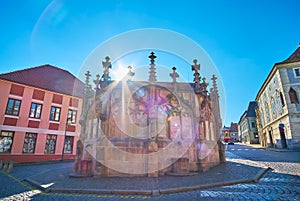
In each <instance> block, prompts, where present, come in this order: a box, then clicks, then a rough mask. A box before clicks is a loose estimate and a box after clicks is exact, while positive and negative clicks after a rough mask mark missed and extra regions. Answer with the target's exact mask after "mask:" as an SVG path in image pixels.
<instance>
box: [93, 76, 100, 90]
mask: <svg viewBox="0 0 300 201" xmlns="http://www.w3.org/2000/svg"><path fill="white" fill-rule="evenodd" d="M99 83H100V75H99V74H97V75H96V79H95V80H94V84H95V85H96V87H95V89H98V88H99V87H100V86H99Z"/></svg>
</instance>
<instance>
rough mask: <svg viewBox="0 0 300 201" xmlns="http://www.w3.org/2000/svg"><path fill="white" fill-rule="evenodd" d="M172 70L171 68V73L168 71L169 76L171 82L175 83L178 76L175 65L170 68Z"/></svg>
mask: <svg viewBox="0 0 300 201" xmlns="http://www.w3.org/2000/svg"><path fill="white" fill-rule="evenodd" d="M172 70H173V73H170V77H171V78H172V79H173V83H175V82H176V79H177V78H179V75H178V73H177V72H176V67H175V66H174V67H173V68H172Z"/></svg>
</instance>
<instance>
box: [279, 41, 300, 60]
mask: <svg viewBox="0 0 300 201" xmlns="http://www.w3.org/2000/svg"><path fill="white" fill-rule="evenodd" d="M297 61H300V43H299V44H298V48H297V49H296V50H295V51H294V52H293V53H292V54H291V55H290V56H289V57H288V58H287V59H285V60H283V61H282V62H278V63H277V64H281V63H292V62H297Z"/></svg>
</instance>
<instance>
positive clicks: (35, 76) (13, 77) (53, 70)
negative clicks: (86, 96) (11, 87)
mask: <svg viewBox="0 0 300 201" xmlns="http://www.w3.org/2000/svg"><path fill="white" fill-rule="evenodd" d="M0 79H4V80H8V81H12V82H16V83H20V84H25V85H29V86H32V87H37V88H41V89H45V90H49V91H53V92H57V93H62V94H66V95H71V96H76V97H83V90H84V84H83V82H81V81H80V80H79V79H78V78H76V77H75V76H74V75H72V74H71V73H70V72H68V71H66V70H63V69H60V68H58V67H55V66H51V65H49V64H46V65H42V66H37V67H32V68H27V69H23V70H18V71H14V72H10V73H4V74H0Z"/></svg>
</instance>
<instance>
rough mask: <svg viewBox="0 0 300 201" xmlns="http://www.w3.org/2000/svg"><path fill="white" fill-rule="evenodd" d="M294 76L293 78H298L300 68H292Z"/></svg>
mask: <svg viewBox="0 0 300 201" xmlns="http://www.w3.org/2000/svg"><path fill="white" fill-rule="evenodd" d="M294 75H295V77H300V67H299V68H294Z"/></svg>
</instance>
